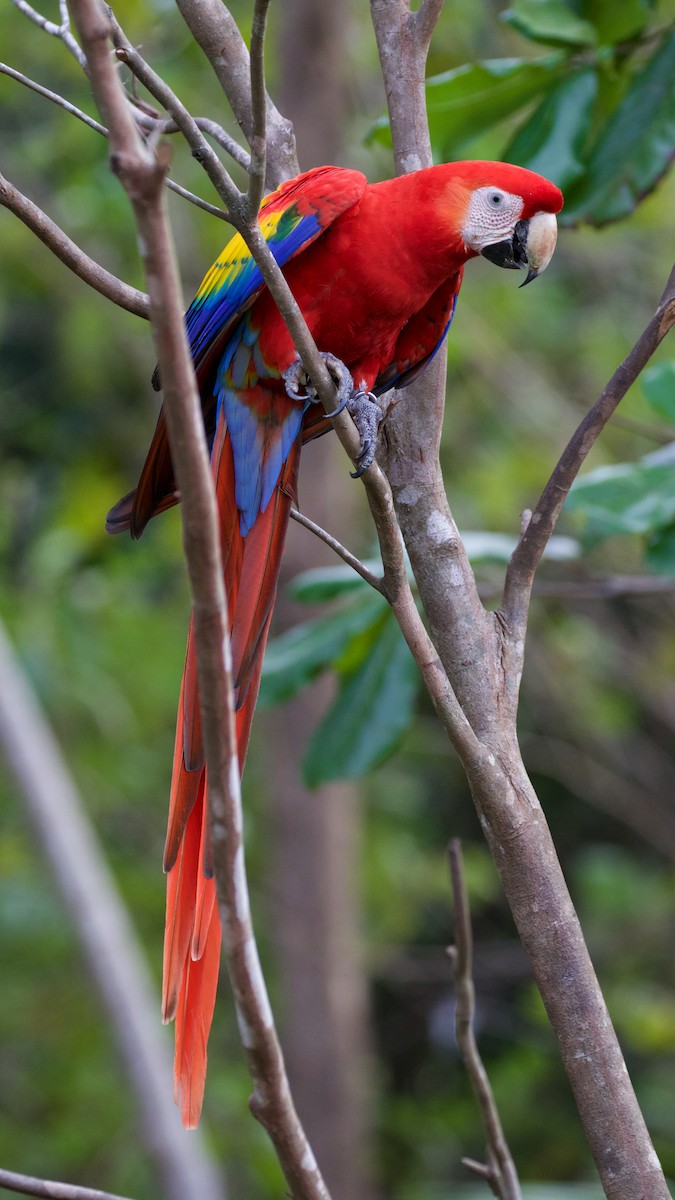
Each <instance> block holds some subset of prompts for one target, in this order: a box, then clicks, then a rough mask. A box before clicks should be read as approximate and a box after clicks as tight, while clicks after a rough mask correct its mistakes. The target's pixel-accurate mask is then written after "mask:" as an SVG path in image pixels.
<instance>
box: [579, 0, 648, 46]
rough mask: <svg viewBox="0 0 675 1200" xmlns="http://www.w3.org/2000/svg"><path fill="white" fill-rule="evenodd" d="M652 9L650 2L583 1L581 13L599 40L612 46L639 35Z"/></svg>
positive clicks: (633, 0) (627, 0)
mask: <svg viewBox="0 0 675 1200" xmlns="http://www.w3.org/2000/svg"><path fill="white" fill-rule="evenodd" d="M653 7H654V5H653V3H652V2H650V0H621V3H617V0H584V2H583V3H582V5H581V12H582V13H583V15H584V16H585V17H587V18H588V20H589V21H591V22H592V23H593V25H594V26H595V28H596V30H597V34H598V38H599V40H600V41H601V42H602V43H603V44H604V45H610V46H614V45H616V43H617V42H624V41H626V39H627V38H631V37H635V35H636V34H638V33H641V32H642V30H643V29H644V27H645V25H646V24H647V22H648V21H649V18H650V16H651V12H652V9H653Z"/></svg>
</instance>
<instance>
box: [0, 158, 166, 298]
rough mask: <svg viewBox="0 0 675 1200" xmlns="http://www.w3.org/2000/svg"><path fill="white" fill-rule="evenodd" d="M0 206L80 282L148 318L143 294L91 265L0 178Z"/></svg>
mask: <svg viewBox="0 0 675 1200" xmlns="http://www.w3.org/2000/svg"><path fill="white" fill-rule="evenodd" d="M0 204H1V205H3V206H4V207H5V208H8V209H9V210H10V212H13V213H14V215H15V216H17V217H18V218H19V220H20V221H23V223H24V225H27V226H28V228H29V229H30V230H31V231H32V232H33V233H34V234H35V235H36V236H37V237H38V238H39V239H40V241H41V242H44V244H45V246H47V247H48V248H49V249H50V250H51V251H52V253H53V254H55V255H56V257H57V258H59V259H60V260H61V262H62V263H64V264H65V266H67V267H69V268H70V270H71V271H73V272H74V273H75V274H76V275H78V276H79V278H80V279H82V280H84V282H85V283H88V284H89V286H90V287H92V288H94V290H95V291H97V292H100V294H101V295H102V296H105V297H106V299H107V300H112V302H113V304H117V305H119V307H120V308H124V309H126V310H127V312H130V313H134V315H135V316H137V317H144V318H145V319H146V320H147V318H148V316H149V301H148V297H147V296H146V294H145V292H140V291H139V290H138V288H134V287H130V285H129V284H128V283H124V282H123V280H121V279H118V278H117V276H116V275H112V274H111V273H110V271H106V269H105V267H102V266H101V265H100V263H97V262H95V260H94V259H93V258H90V257H89V255H88V254H85V252H84V250H81V249H80V247H79V246H77V245H76V244H75V242H73V241H72V240H71V239H70V238H69V237H68V235H67V234H66V233H64V232H63V230H62V229H61V228H60V227H59V226H58V225H57V224H56V223H55V222H54V221H52V219H51V217H48V216H47V214H46V213H44V212H43V211H42V209H41V208H38V206H37V204H33V201H32V200H29V199H28V197H27V196H24V195H23V193H22V192H20V191H18V189H17V188H15V187H14V185H13V184H11V183H10V182H9V180H7V179H5V178H4V176H2V175H0Z"/></svg>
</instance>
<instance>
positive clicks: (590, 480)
mask: <svg viewBox="0 0 675 1200" xmlns="http://www.w3.org/2000/svg"><path fill="white" fill-rule="evenodd" d="M674 450H675V443H674V444H673V447H670V446H668V447H665V448H664V450H661V451H657V453H656V454H650V455H647V456H646V458H643V459H642V460H641V461H640V462H639V463H620V464H619V465H618V466H612V467H598V468H597V470H595V471H591V472H589V474H588V475H584V476H583V477H582V478H581V479H578V480H577V481H576V483H575V484H574V486H573V488H572V490H571V491H570V494H569V496H568V497H567V501H566V503H565V508H566V510H567V512H568V513H569V512H573V513H579V514H581V515H582V516H583V517H584V520H585V536H586V540H587V541H588V542H589V543H591V544H592V543H593V542H597V541H601V540H602V539H603V538H606V537H611V536H612V535H613V534H617V533H633V534H653V533H655V532H657V531H659V530H662V529H664V528H667V527H668V526H669V525H670V524H671V523H672V522H673V521H675V472H674V470H673V458H674V457H675V455H674Z"/></svg>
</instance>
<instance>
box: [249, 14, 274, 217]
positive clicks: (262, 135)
mask: <svg viewBox="0 0 675 1200" xmlns="http://www.w3.org/2000/svg"><path fill="white" fill-rule="evenodd" d="M269 3H270V0H255V5H254V8H253V24H252V27H251V55H250V58H251V118H252V124H251V136H250V138H249V145H250V147H251V178H250V180H249V185H248V216H249V219H253V218H255V217H256V216H257V215H258V209H259V208H260V203H261V201H262V198H263V193H264V190H265V175H266V173H267V92H266V91H265V26H266V24H267V10H268V9H269Z"/></svg>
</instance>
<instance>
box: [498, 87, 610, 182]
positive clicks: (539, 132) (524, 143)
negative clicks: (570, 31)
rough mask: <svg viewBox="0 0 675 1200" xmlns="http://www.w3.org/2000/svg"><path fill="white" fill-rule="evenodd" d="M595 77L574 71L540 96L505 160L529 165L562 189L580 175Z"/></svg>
mask: <svg viewBox="0 0 675 1200" xmlns="http://www.w3.org/2000/svg"><path fill="white" fill-rule="evenodd" d="M597 93H598V77H597V75H596V73H595V71H594V70H592V69H591V68H590V67H588V68H584V69H583V70H580V71H575V72H574V73H573V74H572V75H569V76H568V77H567V78H566V79H563V80H561V81H560V83H559V84H557V86H556V87H554V88H553V90H552V91H550V92H549V93H548V95H547V96H545V97H544V99H543V100H542V102H541V104H539V105H538V107H537V108H536V109H535V111H534V112H533V113H532V116H531V117H530V118H529V120H527V121H526V122H525V124H524V125H522V126H521V128H520V129H519V130H518V132H517V133H516V135H515V137H514V138H513V139H512V141H511V142H510V143H509V145H508V146H507V148H506V150H505V151H504V158H505V159H506V161H507V162H513V163H517V164H518V165H519V166H521V167H529V169H530V170H531V171H537V172H538V173H539V174H540V175H544V176H545V177H546V178H547V179H551V180H552V181H553V182H554V183H557V184H558V187H560V188H563V189H565V188H566V187H568V186H569V185H570V183H572V182H573V181H574V180H576V179H578V178H579V177H580V176H581V175H583V173H584V171H585V169H586V168H585V164H584V161H583V154H584V148H585V145H586V140H587V137H588V132H589V129H590V125H591V117H592V112H593V104H594V101H595V98H596V96H597Z"/></svg>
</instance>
